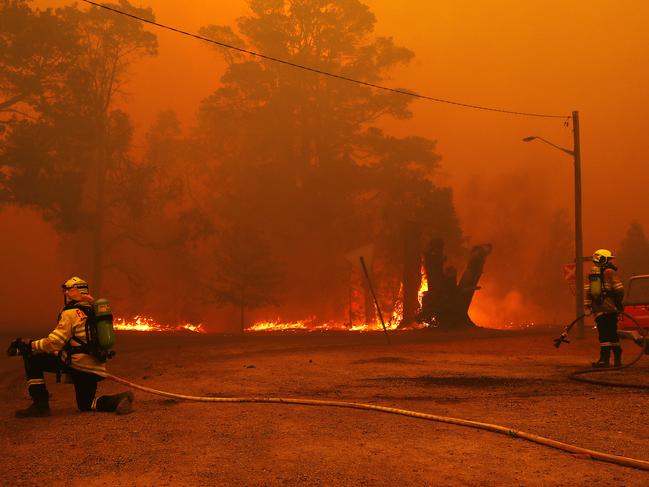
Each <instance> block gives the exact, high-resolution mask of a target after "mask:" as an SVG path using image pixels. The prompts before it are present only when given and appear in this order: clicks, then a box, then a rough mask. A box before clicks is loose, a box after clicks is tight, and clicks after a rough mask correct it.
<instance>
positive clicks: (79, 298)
mask: <svg viewBox="0 0 649 487" xmlns="http://www.w3.org/2000/svg"><path fill="white" fill-rule="evenodd" d="M61 287H62V288H63V296H64V298H63V302H64V306H63V309H62V310H61V313H60V314H59V317H58V324H57V325H56V328H55V329H54V330H52V332H51V333H50V334H49V335H48V336H47V337H46V338H42V339H40V340H29V339H25V338H19V339H17V340H16V341H15V342H14V343H12V345H11V347H10V348H9V352H10V354H12V355H15V354H16V353H20V354H21V355H22V356H23V360H24V362H25V375H26V377H27V386H28V389H29V395H30V396H31V398H32V401H33V403H32V405H31V406H30V407H28V408H27V409H21V410H19V411H16V417H17V418H30V417H39V416H49V415H50V406H49V393H48V391H47V387H46V385H45V378H44V372H53V373H56V374H57V377H58V376H59V375H60V373H61V372H64V373H65V374H67V375H68V377H69V379H71V380H72V382H73V383H74V390H75V394H76V400H77V406H78V408H79V410H80V411H107V412H115V413H117V414H126V413H130V412H131V411H132V410H133V409H132V403H133V393H132V392H130V391H128V392H122V393H120V394H114V395H111V396H99V397H95V394H96V392H97V382H99V381H101V380H103V378H104V377H105V376H106V359H107V358H108V357H110V356H112V355H111V353H110V352H105V351H102V350H100V349H99V348H98V347H97V346H95V345H96V339H95V336H96V332H97V324H96V323H97V321H98V317H99V313H98V312H97V311H96V309H95V308H96V306H95V307H93V303H95V300H94V298H93V297H92V296H91V295H90V293H89V292H88V284H87V283H86V282H85V281H84V280H83V279H80V278H79V277H72V278H70V279H68V280H67V281H66V282H65V283H64V284H63V285H62V286H61ZM101 302H103V303H106V304H105V305H104V306H106V307H107V308H108V310H109V309H110V308H109V305H107V301H105V300H98V301H97V303H95V304H99V303H101ZM99 311H100V312H101V309H100V310H99ZM111 319H112V317H111ZM111 326H112V325H111ZM93 333H94V335H93ZM110 333H111V338H112V327H111V331H110ZM12 352H13V353H12Z"/></svg>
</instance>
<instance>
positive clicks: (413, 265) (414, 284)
mask: <svg viewBox="0 0 649 487" xmlns="http://www.w3.org/2000/svg"><path fill="white" fill-rule="evenodd" d="M420 242H421V231H420V230H419V227H418V226H417V224H416V223H414V222H408V223H406V225H405V229H404V246H403V318H402V320H401V323H400V324H399V327H400V328H401V327H406V328H407V327H408V326H409V325H412V324H413V323H414V322H415V321H416V320H417V312H418V311H419V296H418V294H419V285H420V283H421V244H420Z"/></svg>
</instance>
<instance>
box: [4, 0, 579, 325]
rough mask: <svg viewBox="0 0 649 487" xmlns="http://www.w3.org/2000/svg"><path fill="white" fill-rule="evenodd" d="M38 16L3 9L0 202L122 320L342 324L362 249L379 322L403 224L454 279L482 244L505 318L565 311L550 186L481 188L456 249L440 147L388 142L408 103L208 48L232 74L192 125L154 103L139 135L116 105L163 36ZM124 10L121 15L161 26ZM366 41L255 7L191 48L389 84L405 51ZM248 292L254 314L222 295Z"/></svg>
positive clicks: (407, 56)
mask: <svg viewBox="0 0 649 487" xmlns="http://www.w3.org/2000/svg"><path fill="white" fill-rule="evenodd" d="M36 5H37V4H36V3H34V2H27V1H21V0H0V9H1V12H0V22H2V24H1V25H0V27H1V28H0V65H1V68H2V69H0V137H1V138H2V139H1V141H2V144H1V147H0V202H1V203H3V204H4V205H5V208H15V207H18V206H20V207H22V208H29V209H31V210H34V211H36V212H37V213H38V214H39V215H42V217H43V218H44V219H45V220H46V221H47V222H48V224H49V225H50V226H51V227H52V228H54V229H55V230H56V232H57V235H58V241H59V242H60V243H61V248H60V253H61V255H62V256H63V257H62V258H64V259H65V260H66V265H65V269H69V271H70V272H71V273H74V274H82V275H83V277H86V278H87V279H88V280H90V282H91V286H92V287H93V289H94V290H98V289H100V290H101V291H100V292H101V293H102V294H105V295H107V296H108V297H110V298H112V299H114V300H115V306H116V308H117V309H118V310H120V311H121V312H123V313H124V314H128V313H130V314H151V315H153V316H156V317H159V318H161V319H168V320H177V321H180V320H189V321H198V320H204V319H206V316H210V313H214V312H215V311H214V308H215V306H217V305H218V306H222V307H223V308H222V309H221V310H219V311H216V312H215V313H217V314H216V316H218V317H219V319H222V318H229V319H228V321H227V323H226V324H224V325H221V323H220V322H219V321H218V320H217V321H214V322H208V323H207V324H208V326H209V325H214V326H213V329H225V328H228V329H231V330H236V329H238V328H239V326H240V319H239V318H240V316H239V311H240V310H242V309H244V308H246V310H245V314H246V317H247V318H246V321H247V320H254V319H256V318H260V319H261V318H265V319H272V318H275V317H277V316H281V317H282V318H284V319H288V320H291V319H302V318H312V317H313V318H314V319H315V320H317V321H327V320H338V321H346V320H348V308H349V300H350V285H351V286H353V287H357V288H359V287H360V283H361V282H362V281H361V280H360V279H359V276H358V274H357V270H354V269H353V268H352V267H351V266H350V265H349V263H348V262H347V261H346V260H345V259H344V254H345V253H346V252H347V251H349V250H350V249H353V248H357V247H360V246H363V245H365V244H369V243H373V244H374V245H375V249H376V252H375V254H376V258H375V259H374V261H373V268H372V273H373V275H374V276H375V278H376V283H375V284H376V287H377V290H378V294H379V299H380V301H381V303H382V304H383V305H384V306H385V308H386V310H388V311H389V310H390V308H391V306H392V305H393V304H394V300H395V297H396V296H397V295H398V293H399V288H400V284H401V280H402V276H403V259H404V256H403V252H404V250H403V240H404V231H405V229H406V228H407V227H408V226H409V225H412V224H413V223H414V224H416V225H417V226H418V227H419V228H420V229H421V235H420V237H421V240H422V243H424V242H427V241H429V240H430V239H431V238H435V237H439V238H442V239H443V240H444V241H445V244H446V246H445V249H446V252H447V253H448V255H449V256H450V259H451V260H455V261H456V262H457V263H461V262H464V261H465V260H466V253H467V249H468V248H470V247H471V245H473V244H476V243H482V241H483V240H484V242H485V243H486V242H491V243H493V244H494V253H493V255H492V256H490V258H489V261H488V263H487V267H486V269H485V273H486V274H485V277H486V278H487V281H486V282H485V285H484V290H481V291H478V293H483V292H486V293H488V294H489V296H490V297H492V298H493V300H494V302H497V303H500V304H499V305H498V306H500V307H501V308H502V307H503V306H502V304H503V303H505V304H507V303H510V302H512V301H516V300H518V299H519V297H520V303H522V305H521V307H522V308H523V309H525V310H527V311H529V312H532V311H534V313H536V314H537V315H540V314H542V313H540V312H539V313H537V312H538V311H539V310H542V309H543V308H544V307H546V306H555V305H556V306H558V308H560V309H566V308H567V309H568V310H569V308H570V304H571V300H570V295H569V292H568V289H567V286H565V283H562V282H561V268H560V266H561V265H562V264H564V263H568V262H571V261H572V258H573V257H572V254H573V252H574V251H573V249H572V247H573V244H572V240H571V238H572V237H571V235H572V227H571V225H572V223H571V221H570V216H569V215H568V214H567V213H565V212H560V211H559V212H557V210H556V205H553V202H552V201H550V200H548V199H547V198H546V195H545V192H546V188H547V187H548V186H549V185H547V184H546V183H545V182H544V180H543V178H540V179H536V180H535V179H534V178H532V177H530V178H527V177H525V176H522V175H517V174H513V175H511V176H509V177H507V178H505V179H504V180H500V181H495V180H494V181H485V180H476V181H475V183H474V184H473V187H472V188H471V189H470V191H469V194H470V198H471V199H472V201H473V202H474V205H475V206H474V208H475V213H474V214H471V211H469V212H467V211H465V213H468V214H470V218H471V219H472V220H475V221H484V226H485V227H486V226H489V227H490V229H491V232H490V233H483V234H482V235H480V238H481V240H480V242H476V241H475V240H474V239H471V238H469V237H467V236H465V235H463V232H462V230H461V228H460V224H459V221H458V217H457V215H456V211H455V203H454V201H453V198H454V192H453V191H452V189H451V188H450V187H449V186H448V183H444V182H443V181H444V175H443V171H444V170H445V166H444V161H443V160H442V155H443V154H441V153H440V149H439V145H438V143H437V141H435V140H432V139H430V138H426V137H420V136H417V135H414V131H411V132H407V133H403V132H401V133H399V135H397V132H396V131H395V132H391V131H390V130H389V128H387V127H386V123H385V122H386V120H387V121H403V120H408V119H410V118H411V117H412V115H413V112H412V109H413V108H412V106H411V100H410V99H409V98H407V97H403V96H400V95H396V94H390V93H384V92H377V91H374V90H372V89H370V88H368V87H363V86H356V85H353V84H349V83H345V82H343V81H340V80H336V79H330V78H326V77H322V76H317V75H314V74H312V73H305V72H301V71H296V70H294V69H292V68H290V67H287V66H282V65H279V64H274V63H270V62H268V61H262V60H259V59H255V58H250V57H248V56H243V55H240V54H237V53H234V52H233V51H227V50H223V49H221V48H219V49H218V50H215V51H214V53H213V57H214V59H215V60H217V59H220V58H221V57H223V58H224V60H225V63H226V68H225V70H222V71H216V70H214V68H213V65H212V66H206V67H205V70H204V73H203V76H204V77H205V78H208V79H211V80H214V82H213V87H212V92H211V94H209V96H207V97H205V98H204V99H203V100H202V101H201V102H200V103H199V104H197V105H196V106H194V107H193V108H192V110H193V111H194V112H195V114H196V117H195V120H194V121H193V122H191V123H187V122H185V121H184V120H183V122H181V120H180V117H179V116H178V115H177V114H176V113H175V112H174V111H173V110H168V109H167V106H165V105H161V106H160V107H159V108H157V109H156V108H151V110H156V111H159V114H158V116H157V117H156V118H155V120H154V121H153V123H151V124H147V126H143V125H142V123H140V122H139V121H138V120H136V119H135V118H134V115H133V113H132V111H131V107H130V106H129V98H128V95H127V93H128V90H129V86H130V82H131V81H132V77H133V72H134V71H135V70H136V69H137V67H138V66H139V65H140V63H143V62H144V61H145V60H146V59H149V58H151V57H153V56H155V55H157V54H158V40H157V36H158V35H159V32H158V31H156V30H153V29H151V28H149V27H147V26H144V25H142V24H140V23H137V22H133V21H132V20H131V19H127V18H123V17H120V16H116V15H114V14H112V13H110V12H106V11H101V10H100V9H97V8H87V7H86V6H85V5H83V4H78V5H74V6H66V7H61V8H58V9H54V10H44V9H39V8H37V6H36ZM135 5H136V4H135V3H129V2H128V1H124V0H121V1H119V2H116V3H115V4H114V6H116V7H117V8H119V9H122V10H127V11H129V12H133V13H135V14H137V15H139V16H142V17H145V18H149V19H153V18H154V11H153V9H151V8H148V7H141V8H140V7H136V6H135ZM138 5H139V4H138ZM145 5H146V4H145ZM212 22H215V23H212ZM376 25H377V19H376V17H375V15H374V14H373V13H372V11H371V10H370V8H369V7H368V6H367V5H366V4H365V3H363V2H360V1H357V0H344V1H343V0H330V1H324V0H322V1H319V0H318V1H299V0H290V1H289V0H284V1H277V0H276V1H265V0H255V1H251V2H250V3H249V9H248V12H247V13H246V15H245V16H243V17H241V18H240V19H239V20H238V21H237V22H236V23H232V24H230V25H219V24H218V20H214V21H212V20H211V19H210V18H209V17H208V18H205V19H204V25H203V27H202V29H201V30H200V32H201V34H203V35H205V36H208V37H211V38H214V39H217V40H220V41H224V42H227V43H230V44H234V45H237V46H241V47H246V48H250V49H253V50H256V51H259V52H261V53H263V54H267V55H270V56H276V57H280V58H283V59H287V60H289V61H292V62H296V63H300V64H305V65H308V66H312V67H314V68H317V69H323V70H326V71H331V72H335V73H340V74H342V75H344V76H349V77H353V78H359V79H362V80H365V81H368V82H373V83H382V82H384V83H386V84H391V83H390V76H391V74H392V72H394V70H396V69H398V68H399V67H404V66H413V64H414V63H413V59H415V54H416V53H415V52H413V51H411V50H409V49H408V48H406V47H401V46H400V45H399V43H398V42H397V41H395V40H393V39H392V38H391V37H389V34H388V35H379V34H378V33H377V29H376ZM192 48H193V47H191V46H190V47H189V49H192ZM160 54H161V55H162V53H160ZM150 89H151V90H155V89H156V86H155V83H151V85H150ZM185 89H188V88H187V87H185V86H182V85H178V86H177V90H178V93H179V94H180V93H181V92H182V90H185ZM439 123H440V124H441V123H444V121H442V120H440V121H439ZM441 142H442V141H440V143H441ZM513 188H514V189H515V190H516V191H512V189H513ZM456 194H457V193H456ZM506 194H507V195H508V197H507V203H506V204H503V195H506ZM466 207H468V205H465V208H466ZM553 215H554V216H553ZM241 235H249V239H245V238H244V237H242V236H241ZM484 235H489V236H493V239H485V238H484ZM235 236H236V238H235ZM37 238H39V237H38V236H37ZM242 239H243V240H242ZM233 242H243V243H242V244H241V245H238V244H236V243H233ZM529 242H534V244H533V245H529ZM255 249H256V250H255ZM586 253H588V252H587V249H586ZM521 262H525V265H524V266H522V265H521ZM452 263H455V262H452ZM244 264H246V265H249V268H246V267H245V265H244ZM228 266H230V267H232V269H229V270H228V269H227V268H228ZM237 269H238V270H239V271H240V272H239V274H238V275H237ZM219 271H221V273H220V274H219ZM461 271H462V267H459V268H458V272H461ZM250 276H256V278H254V277H253V278H251V277H250ZM66 277H69V276H67V275H62V276H61V279H64V278H66ZM251 280H252V281H256V283H255V285H254V286H256V289H254V287H253V289H254V291H250V292H249V294H248V297H245V298H242V296H243V295H242V294H241V293H239V295H238V297H237V296H236V295H235V293H233V292H232V291H233V289H234V288H235V287H236V286H237V285H239V289H241V284H242V283H243V282H249V281H251ZM262 283H263V286H262V285H261V284H262ZM562 286H564V287H562ZM264 288H265V290H266V292H264ZM210 290H211V297H210V296H206V294H209V292H208V291H210ZM56 291H57V290H56V289H54V290H53V291H52V292H54V293H55V292H56ZM356 298H357V297H355V299H356ZM361 301H363V300H362V299H361ZM206 302H209V304H207V303H206ZM517 302H518V301H517ZM277 304H278V305H277ZM361 304H362V303H361ZM229 308H232V309H231V311H232V315H231V316H228V315H227V314H225V313H226V312H229V311H228V309H229ZM249 310H250V311H249ZM218 313H221V314H218ZM211 316H214V314H212V315H211ZM543 316H546V317H547V316H548V315H543ZM480 318H481V317H476V318H475V321H476V322H477V323H478V324H481V319H480ZM500 318H501V317H500V316H499V317H498V319H500ZM502 318H503V319H506V317H505V316H504V315H503V317H502ZM355 319H361V317H360V316H359V315H357V316H356V317H355ZM521 319H524V317H521ZM1 321H2V318H1V317H0V322H1ZM488 324H495V323H494V322H493V320H491V321H490V322H489V323H488Z"/></svg>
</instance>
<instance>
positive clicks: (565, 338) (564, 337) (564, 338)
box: [554, 333, 570, 348]
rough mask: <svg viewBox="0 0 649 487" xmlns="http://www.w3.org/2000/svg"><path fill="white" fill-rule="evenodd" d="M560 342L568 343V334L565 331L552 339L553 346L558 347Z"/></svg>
mask: <svg viewBox="0 0 649 487" xmlns="http://www.w3.org/2000/svg"><path fill="white" fill-rule="evenodd" d="M562 343H570V340H568V335H566V334H565V333H562V334H561V336H560V337H559V338H555V339H554V346H555V347H557V348H559V347H560V346H561V344H562Z"/></svg>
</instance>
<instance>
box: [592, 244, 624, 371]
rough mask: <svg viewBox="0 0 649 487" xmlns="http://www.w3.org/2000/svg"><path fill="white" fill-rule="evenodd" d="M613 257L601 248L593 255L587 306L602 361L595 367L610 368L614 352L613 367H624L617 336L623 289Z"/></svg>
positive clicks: (595, 363)
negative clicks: (597, 339)
mask: <svg viewBox="0 0 649 487" xmlns="http://www.w3.org/2000/svg"><path fill="white" fill-rule="evenodd" d="M612 259H613V254H612V253H611V252H610V251H609V250H606V249H599V250H596V251H595V253H593V263H594V264H595V265H594V266H593V268H592V270H591V272H590V274H589V275H588V283H587V284H586V286H585V292H584V305H585V306H586V309H589V310H590V311H591V312H592V314H593V316H594V317H595V323H597V332H598V334H599V347H600V348H599V360H598V361H597V362H594V363H593V364H592V365H593V367H596V368H605V367H610V365H611V364H610V359H611V350H612V351H613V359H614V362H613V365H614V366H615V367H619V366H621V365H622V347H620V341H619V338H618V336H617V318H618V313H619V312H621V311H622V310H623V309H624V308H623V305H622V298H623V297H624V286H623V285H622V282H621V281H620V278H619V277H618V276H617V274H616V272H615V271H617V267H615V265H613V263H612V262H611V260H612Z"/></svg>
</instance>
